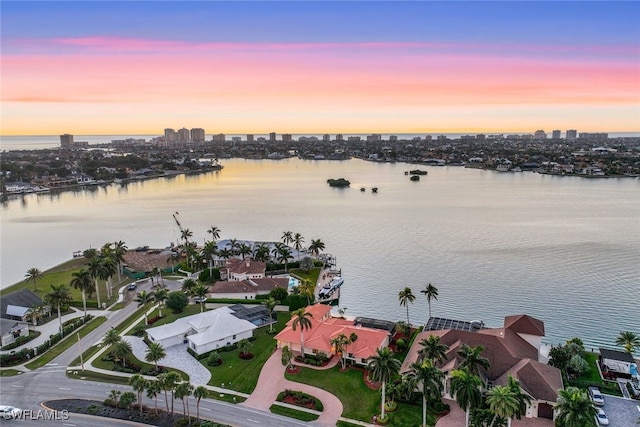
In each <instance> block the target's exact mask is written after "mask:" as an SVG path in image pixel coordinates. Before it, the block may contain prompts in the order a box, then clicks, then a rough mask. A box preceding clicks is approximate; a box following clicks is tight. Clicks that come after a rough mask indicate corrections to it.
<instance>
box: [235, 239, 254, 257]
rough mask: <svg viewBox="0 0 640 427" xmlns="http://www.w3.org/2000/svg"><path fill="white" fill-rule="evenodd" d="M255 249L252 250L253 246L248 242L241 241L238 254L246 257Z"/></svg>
mask: <svg viewBox="0 0 640 427" xmlns="http://www.w3.org/2000/svg"><path fill="white" fill-rule="evenodd" d="M252 252H253V251H252V250H251V246H249V245H247V244H246V243H244V242H243V243H240V244H238V255H240V256H241V257H242V259H245V258H246V257H247V255H251V253H252Z"/></svg>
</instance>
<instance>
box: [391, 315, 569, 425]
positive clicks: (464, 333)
mask: <svg viewBox="0 0 640 427" xmlns="http://www.w3.org/2000/svg"><path fill="white" fill-rule="evenodd" d="M433 323H434V322H431V319H430V321H429V323H427V327H425V330H424V331H423V332H420V333H419V334H418V336H416V338H415V340H414V342H413V345H412V346H411V348H410V349H409V352H408V354H407V357H406V358H405V360H404V362H403V364H402V367H401V369H400V372H401V374H403V375H406V374H408V373H410V372H411V370H412V368H411V365H412V364H413V363H419V362H420V361H421V360H422V355H421V354H420V350H421V348H422V346H420V342H421V341H422V340H423V339H428V338H429V337H430V336H437V337H440V341H441V342H442V343H443V344H445V345H447V346H448V347H449V349H448V350H447V352H446V355H445V359H444V360H443V361H442V362H440V363H439V364H438V365H437V366H438V368H439V369H440V370H441V371H442V372H444V374H445V379H444V397H445V398H447V399H453V398H454V396H453V395H452V393H451V372H452V371H453V370H455V369H458V367H459V366H460V363H461V362H462V361H463V360H464V359H463V358H462V357H461V356H460V355H459V354H458V350H460V349H461V348H462V346H463V345H467V346H470V347H476V346H479V345H481V346H482V347H483V348H484V350H483V351H482V354H481V355H482V356H483V357H486V358H487V359H489V362H490V364H491V365H490V367H489V369H487V370H485V369H481V372H480V376H481V378H482V380H483V382H484V384H485V388H491V387H493V386H494V385H506V384H507V380H508V377H509V376H512V377H513V378H515V379H516V380H518V381H519V382H520V387H521V389H522V390H523V392H524V393H526V394H527V395H529V397H531V404H530V405H528V406H527V411H526V414H525V415H526V417H527V418H536V417H540V418H548V419H553V416H554V414H553V407H554V405H555V404H556V401H557V398H558V390H559V389H562V388H563V385H562V375H561V373H560V370H559V369H557V368H555V367H553V366H549V365H547V364H545V363H542V362H540V360H541V359H542V358H541V356H540V347H541V344H542V337H543V336H544V334H545V332H544V323H543V322H542V321H541V320H538V319H535V318H533V317H531V316H527V315H517V316H507V317H505V319H504V326H503V327H502V328H485V327H484V326H483V325H482V324H479V322H459V321H454V320H450V321H449V322H438V323H437V325H443V326H442V329H439V328H440V327H439V326H435V327H434V328H430V325H432V324H433ZM436 328H438V329H437V330H433V329H436ZM456 328H458V329H456Z"/></svg>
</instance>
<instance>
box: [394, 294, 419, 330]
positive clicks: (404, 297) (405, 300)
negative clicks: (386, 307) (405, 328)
mask: <svg viewBox="0 0 640 427" xmlns="http://www.w3.org/2000/svg"><path fill="white" fill-rule="evenodd" d="M398 300H399V301H400V305H402V306H405V307H407V324H408V325H409V326H411V322H410V321H409V303H411V304H413V302H414V301H415V300H416V297H415V295H413V292H412V291H411V288H409V287H406V288H404V289H403V290H401V291H400V292H398Z"/></svg>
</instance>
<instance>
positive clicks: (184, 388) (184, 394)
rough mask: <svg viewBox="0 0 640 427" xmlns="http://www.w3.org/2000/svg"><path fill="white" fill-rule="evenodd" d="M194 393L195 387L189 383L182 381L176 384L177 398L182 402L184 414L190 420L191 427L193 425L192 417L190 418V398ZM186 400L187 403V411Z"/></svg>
mask: <svg viewBox="0 0 640 427" xmlns="http://www.w3.org/2000/svg"><path fill="white" fill-rule="evenodd" d="M191 392H193V386H192V385H191V383H190V382H188V381H182V382H180V383H178V384H176V387H175V398H176V399H180V400H182V414H183V415H184V416H185V417H187V418H188V419H189V425H191V417H190V416H189V396H191ZM185 400H186V402H187V405H186V409H185Z"/></svg>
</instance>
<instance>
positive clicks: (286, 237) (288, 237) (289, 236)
mask: <svg viewBox="0 0 640 427" xmlns="http://www.w3.org/2000/svg"><path fill="white" fill-rule="evenodd" d="M281 239H282V243H284V244H285V245H288V244H289V243H291V242H293V233H292V232H291V231H285V232H283V233H282V237H281Z"/></svg>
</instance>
